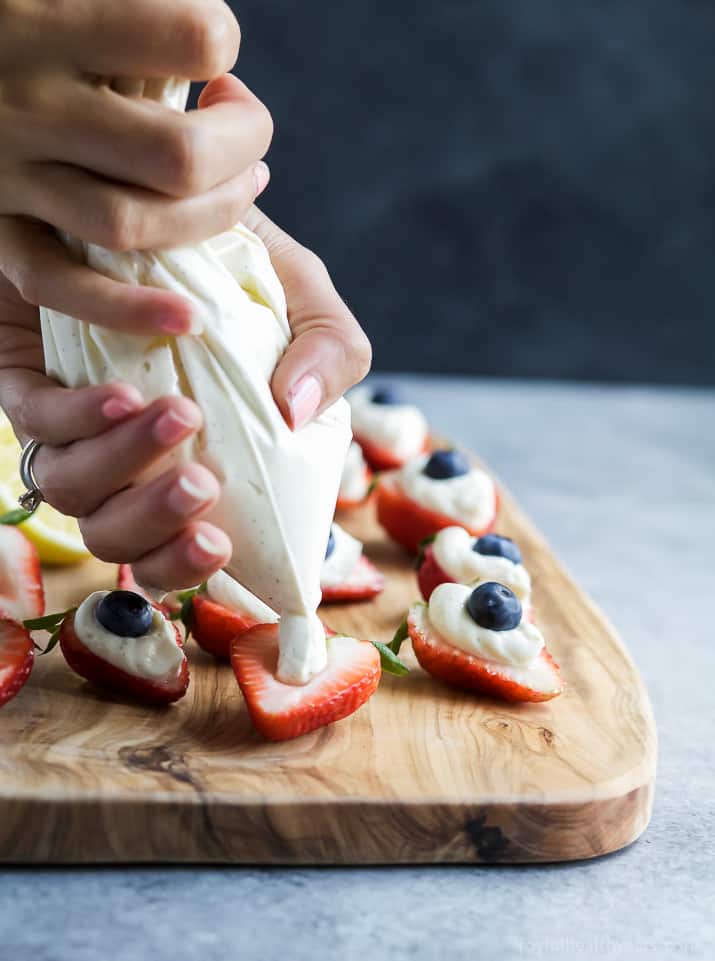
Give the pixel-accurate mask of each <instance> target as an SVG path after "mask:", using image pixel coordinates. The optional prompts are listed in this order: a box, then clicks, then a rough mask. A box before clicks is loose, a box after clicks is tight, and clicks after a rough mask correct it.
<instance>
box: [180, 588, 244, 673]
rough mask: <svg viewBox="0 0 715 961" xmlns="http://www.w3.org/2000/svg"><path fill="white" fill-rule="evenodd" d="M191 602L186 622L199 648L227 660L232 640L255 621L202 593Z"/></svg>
mask: <svg viewBox="0 0 715 961" xmlns="http://www.w3.org/2000/svg"><path fill="white" fill-rule="evenodd" d="M191 604H192V613H191V622H190V623H191V633H192V635H193V637H194V640H195V641H196V643H197V644H198V645H199V647H202V648H203V649H204V650H205V651H207V652H208V653H209V654H213V655H214V657H219V658H221V659H222V660H226V661H228V660H229V659H230V657H231V642H232V641H233V639H234V638H235V637H239V636H240V635H242V634H245V633H246V631H248V630H250V629H251V628H252V627H255V626H256V624H258V623H259V622H258V621H256V620H255V619H254V618H252V617H250V616H249V615H248V614H239V613H237V612H236V611H231V610H229V609H228V608H227V607H224V606H223V604H217V603H216V601H212V600H211V599H210V598H208V597H206V595H205V594H197V595H196V596H195V597H194V598H193V600H192V602H191Z"/></svg>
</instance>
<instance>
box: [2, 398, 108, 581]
mask: <svg viewBox="0 0 715 961" xmlns="http://www.w3.org/2000/svg"><path fill="white" fill-rule="evenodd" d="M19 463H20V445H19V444H18V442H17V438H16V437H15V434H14V433H13V430H12V427H11V426H10V421H9V420H8V419H7V417H6V416H5V414H4V413H3V411H2V410H0V514H6V513H8V512H9V511H14V510H17V509H18V503H17V499H18V497H19V496H20V494H22V492H23V490H24V488H23V485H22V481H21V480H20V473H19V470H18V465H19ZM20 530H21V531H22V532H23V534H25V536H26V537H27V538H28V539H29V540H31V541H32V543H33V544H34V545H35V547H37V551H38V553H39V555H40V561H41V562H42V563H43V564H76V563H78V562H79V561H83V560H85V559H86V558H87V557H89V556H90V553H89V551H88V550H87V548H86V547H85V546H84V541H83V540H82V535H81V534H80V531H79V525H78V523H77V521H76V520H75V518H74V517H65V516H64V514H60V512H59V511H56V510H55V509H54V507H50V505H49V504H40V506H39V507H38V509H37V510H36V511H35V513H34V514H33V515H32V517H29V518H28V519H27V520H26V521H23V522H22V524H20Z"/></svg>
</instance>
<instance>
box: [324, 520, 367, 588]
mask: <svg viewBox="0 0 715 961" xmlns="http://www.w3.org/2000/svg"><path fill="white" fill-rule="evenodd" d="M361 557H362V543H361V542H360V541H359V540H358V539H357V537H353V536H352V534H348V532H347V531H346V530H343V528H342V527H341V526H340V525H339V524H335V523H334V524H333V526H332V527H331V529H330V538H329V539H328V546H327V549H326V552H325V560H324V561H323V569H322V571H321V572H320V586H321V587H322V588H326V587H338V586H339V585H340V584H343V583H344V582H345V581H346V580H348V578H349V577H350V575H351V574H352V573H353V571H354V570H355V568H356V567H357V565H358V562H359V561H360V558H361Z"/></svg>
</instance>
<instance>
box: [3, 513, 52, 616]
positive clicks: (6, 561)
mask: <svg viewBox="0 0 715 961" xmlns="http://www.w3.org/2000/svg"><path fill="white" fill-rule="evenodd" d="M44 610H45V592H44V590H43V588H42V573H41V571H40V558H39V556H38V554H37V548H36V547H35V545H34V544H32V543H31V542H30V541H29V540H28V539H27V538H26V537H25V535H24V534H23V533H22V531H20V530H18V528H17V527H9V526H7V525H5V524H2V525H0V618H7V619H9V620H12V621H18V622H21V621H24V620H27V619H28V618H33V617H40V616H41V615H42V613H43V612H44Z"/></svg>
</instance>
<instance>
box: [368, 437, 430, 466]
mask: <svg viewBox="0 0 715 961" xmlns="http://www.w3.org/2000/svg"><path fill="white" fill-rule="evenodd" d="M353 437H354V439H355V440H356V441H357V443H358V444H359V445H360V446H361V447H362V452H363V456H364V458H365V460H366V461H367V462H368V464H369V465H370V467H371V468H372V469H373V470H380V471H381V470H396V469H397V468H398V467H402V466H403V465H404V464H405V460H406V459H405V458H404V457H395V455H394V454H393V453H392V452H391V451H389V450H385V448H384V447H380V446H379V445H378V444H375V443H373V441H371V440H369V439H368V438H367V437H364V436H362V435H361V434H354V435H353ZM430 446H431V445H430V441H429V438H428V437H427V438H425V442H424V444H423V445H422V447H421V449H420V450H418V451H417V452H416V453H415V454H411V455H410V457H416V456H418V455H419V454H426V453H427V451H428V450H430ZM408 459H409V458H408Z"/></svg>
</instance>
